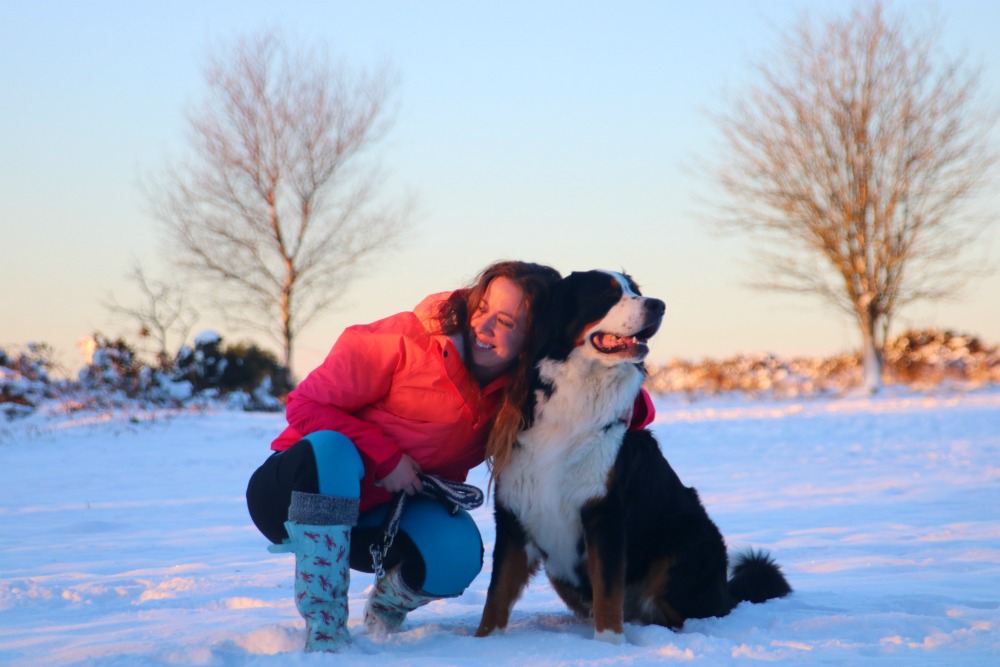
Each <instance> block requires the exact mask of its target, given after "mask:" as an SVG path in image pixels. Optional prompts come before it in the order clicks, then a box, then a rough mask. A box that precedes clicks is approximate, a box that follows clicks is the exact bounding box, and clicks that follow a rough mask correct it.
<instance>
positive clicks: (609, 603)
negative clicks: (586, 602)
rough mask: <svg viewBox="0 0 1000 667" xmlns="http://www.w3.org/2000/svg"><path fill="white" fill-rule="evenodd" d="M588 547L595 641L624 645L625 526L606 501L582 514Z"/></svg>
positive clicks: (590, 505)
mask: <svg viewBox="0 0 1000 667" xmlns="http://www.w3.org/2000/svg"><path fill="white" fill-rule="evenodd" d="M581 517H582V519H583V531H584V540H585V543H586V547H587V574H588V575H589V576H590V586H591V589H592V590H593V594H594V605H593V610H594V611H593V614H594V639H599V640H601V641H605V642H609V643H611V644H622V643H624V642H625V628H624V617H625V526H624V522H623V517H622V516H621V515H620V514H619V513H617V512H613V511H611V507H610V503H609V499H608V498H604V499H601V500H598V501H596V502H593V503H590V504H588V505H587V506H586V507H584V509H583V511H582V512H581Z"/></svg>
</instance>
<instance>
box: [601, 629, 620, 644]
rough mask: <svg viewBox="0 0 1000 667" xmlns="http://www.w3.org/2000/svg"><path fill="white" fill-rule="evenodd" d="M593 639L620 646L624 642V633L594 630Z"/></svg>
mask: <svg viewBox="0 0 1000 667" xmlns="http://www.w3.org/2000/svg"><path fill="white" fill-rule="evenodd" d="M594 639H596V640H597V641H600V642H606V643H608V644H614V645H616V646H620V645H622V644H624V643H625V633H624V632H615V631H614V630H595V631H594Z"/></svg>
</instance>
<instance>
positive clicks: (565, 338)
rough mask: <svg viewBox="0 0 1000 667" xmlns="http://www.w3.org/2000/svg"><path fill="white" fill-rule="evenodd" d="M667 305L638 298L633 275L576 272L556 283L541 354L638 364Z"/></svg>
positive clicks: (549, 307) (545, 317) (558, 358)
mask: <svg viewBox="0 0 1000 667" xmlns="http://www.w3.org/2000/svg"><path fill="white" fill-rule="evenodd" d="M665 308H666V307H665V305H664V303H663V302H662V301H660V300H659V299H651V298H648V297H644V296H642V294H640V292H639V287H638V285H636V284H635V281H633V280H632V278H631V277H629V276H627V275H624V274H621V273H615V272H613V271H582V272H579V271H578V272H574V273H571V274H570V275H568V276H566V277H565V278H563V279H562V280H561V281H560V282H559V283H558V284H557V285H556V287H555V289H554V291H553V294H552V297H551V299H550V300H549V306H548V308H546V312H545V315H544V319H545V328H546V330H545V333H544V334H543V336H544V337H545V338H546V340H545V341H544V342H543V344H542V349H541V354H540V355H539V356H544V357H546V358H551V359H557V360H562V359H566V358H568V357H569V355H570V354H571V353H573V352H574V351H576V352H577V354H579V355H581V356H583V357H584V358H586V359H592V360H596V361H600V362H602V363H604V364H607V365H614V364H619V363H626V362H629V363H640V362H641V361H642V360H643V359H645V358H646V355H647V354H648V353H649V339H650V338H651V337H652V336H653V334H655V333H656V332H657V330H658V329H659V328H660V323H661V322H662V321H663V313H664V310H665Z"/></svg>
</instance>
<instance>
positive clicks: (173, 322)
mask: <svg viewBox="0 0 1000 667" xmlns="http://www.w3.org/2000/svg"><path fill="white" fill-rule="evenodd" d="M128 279H129V280H130V281H131V282H133V283H135V285H136V286H137V287H138V288H139V292H140V300H139V302H138V303H137V304H135V305H131V306H127V305H122V304H120V303H119V302H118V301H117V299H115V296H114V294H109V295H108V298H107V300H106V301H105V303H104V307H105V308H107V309H108V311H109V312H111V313H112V314H113V315H118V316H122V317H124V318H126V319H129V320H131V321H132V322H133V323H134V324H135V325H136V327H137V328H138V333H139V337H140V338H149V339H152V341H153V343H154V344H155V346H156V351H155V354H156V358H157V361H158V362H159V363H160V365H161V366H166V364H167V363H168V362H169V359H170V352H169V348H168V346H167V345H168V343H167V339H168V337H169V336H170V335H171V334H176V335H177V337H178V340H179V341H180V342H182V343H183V342H184V339H185V338H187V335H188V333H189V332H190V331H191V327H192V326H194V323H195V321H196V320H197V319H198V311H197V310H195V309H194V308H193V307H192V306H191V305H190V304H189V303H188V302H187V296H186V294H185V293H184V290H183V289H182V288H181V287H180V286H179V285H177V284H169V283H165V282H163V281H160V280H153V279H150V278H147V277H146V273H145V271H143V269H142V266H141V265H140V264H139V263H138V262H136V263H135V264H134V265H133V267H132V270H131V271H130V272H129V274H128Z"/></svg>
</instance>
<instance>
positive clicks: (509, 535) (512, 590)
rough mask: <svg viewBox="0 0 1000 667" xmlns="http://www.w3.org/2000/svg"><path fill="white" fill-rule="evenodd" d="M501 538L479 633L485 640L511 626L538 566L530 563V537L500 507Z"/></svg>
mask: <svg viewBox="0 0 1000 667" xmlns="http://www.w3.org/2000/svg"><path fill="white" fill-rule="evenodd" d="M496 524H497V539H496V544H495V546H494V547H493V574H492V575H491V576H490V587H489V590H488V591H487V593H486V605H485V606H484V607H483V617H482V619H480V621H479V628H478V629H477V630H476V636H477V637H485V636H487V635H489V634H490V633H491V632H493V631H494V630H496V629H497V628H500V629H503V628H506V627H507V622H508V621H509V620H510V610H511V609H512V608H513V607H514V603H515V602H517V599H518V598H519V597H521V593H522V592H524V587H525V586H526V585H527V584H528V580H529V579H531V575H532V574H534V570H535V569H536V567H537V566H532V565H531V564H530V563H529V562H528V552H527V549H526V544H527V542H526V540H527V537H526V536H525V533H524V528H522V527H521V524H520V523H519V522H518V520H517V518H516V517H515V516H514V515H513V514H512V513H511V512H509V511H508V510H506V509H504V508H503V507H501V506H500V505H499V504H498V505H497V508H496Z"/></svg>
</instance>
